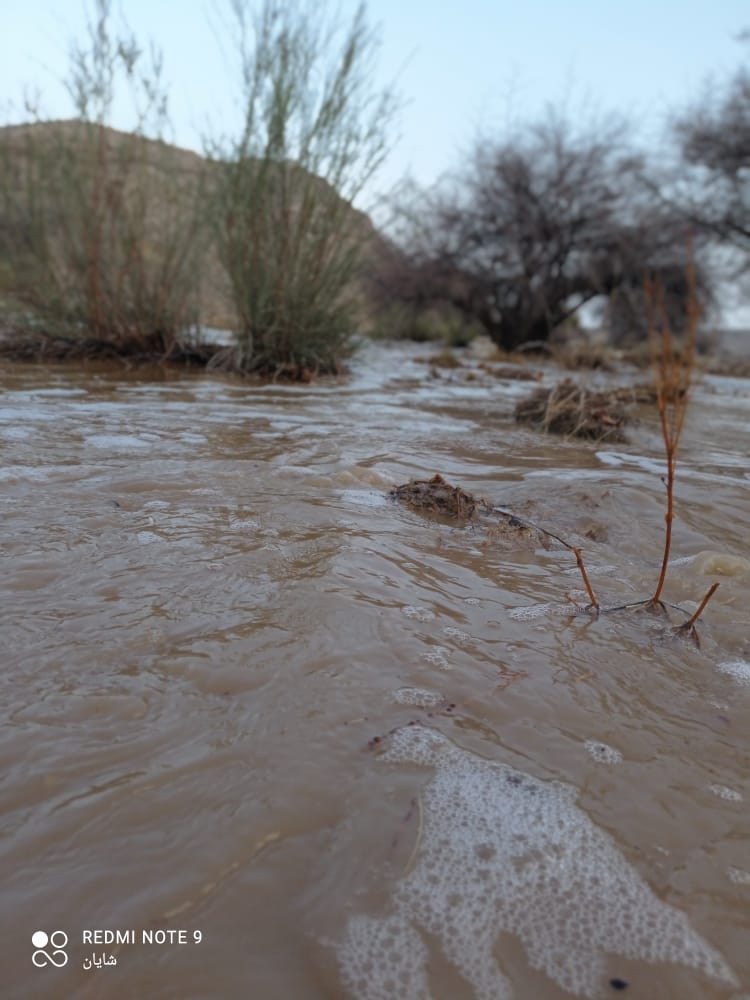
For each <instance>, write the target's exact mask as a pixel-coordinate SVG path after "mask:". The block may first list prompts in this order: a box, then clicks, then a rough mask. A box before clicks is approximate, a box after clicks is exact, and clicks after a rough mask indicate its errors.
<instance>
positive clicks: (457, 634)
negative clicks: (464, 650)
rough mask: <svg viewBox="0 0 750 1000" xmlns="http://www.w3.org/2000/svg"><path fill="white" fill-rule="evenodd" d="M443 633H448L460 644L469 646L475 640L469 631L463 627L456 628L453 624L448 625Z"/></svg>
mask: <svg viewBox="0 0 750 1000" xmlns="http://www.w3.org/2000/svg"><path fill="white" fill-rule="evenodd" d="M443 635H446V636H447V637H448V638H449V639H453V641H454V642H457V643H458V644H459V646H468V645H470V644H471V643H472V642H473V641H474V640H473V639H472V638H471V636H470V635H469V634H468V633H467V632H464V631H463V629H460V628H455V627H454V626H453V625H446V626H445V628H444V629H443Z"/></svg>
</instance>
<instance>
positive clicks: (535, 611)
mask: <svg viewBox="0 0 750 1000" xmlns="http://www.w3.org/2000/svg"><path fill="white" fill-rule="evenodd" d="M575 613H576V608H575V606H574V605H572V604H530V605H529V606H528V607H525V608H513V610H512V611H511V612H510V617H511V618H513V619H515V620H516V621H519V622H528V621H533V620H534V619H535V618H548V617H550V616H553V615H557V616H560V617H565V618H568V617H570V616H572V615H574V614H575Z"/></svg>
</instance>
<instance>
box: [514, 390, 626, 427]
mask: <svg viewBox="0 0 750 1000" xmlns="http://www.w3.org/2000/svg"><path fill="white" fill-rule="evenodd" d="M514 416H515V418H516V420H517V421H518V422H519V423H527V424H531V425H532V426H533V427H536V428H538V429H539V430H542V431H546V432H547V433H550V434H566V435H573V436H575V437H583V438H590V439H592V440H594V441H603V440H608V441H624V440H625V435H624V434H623V431H622V428H623V426H624V424H625V422H626V419H627V406H626V402H625V397H623V395H622V394H621V393H618V392H592V391H591V390H590V389H586V388H585V387H584V386H581V385H577V384H576V383H575V382H574V381H573V380H572V379H569V378H566V379H563V381H562V382H558V384H557V385H555V386H553V387H552V388H551V389H547V388H544V386H540V387H539V388H538V389H535V390H534V392H532V393H531V395H530V396H527V397H526V398H525V399H522V400H521V401H520V402H519V403H518V404H517V406H516V408H515V411H514Z"/></svg>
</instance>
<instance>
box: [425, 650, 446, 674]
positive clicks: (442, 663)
mask: <svg viewBox="0 0 750 1000" xmlns="http://www.w3.org/2000/svg"><path fill="white" fill-rule="evenodd" d="M449 653H450V650H449V649H448V648H447V646H433V647H432V649H429V650H428V651H427V652H426V653H423V654H422V659H423V660H427V662H428V663H432V665H433V666H435V667H440V669H441V670H450V668H451V665H450V663H449V662H448V654H449Z"/></svg>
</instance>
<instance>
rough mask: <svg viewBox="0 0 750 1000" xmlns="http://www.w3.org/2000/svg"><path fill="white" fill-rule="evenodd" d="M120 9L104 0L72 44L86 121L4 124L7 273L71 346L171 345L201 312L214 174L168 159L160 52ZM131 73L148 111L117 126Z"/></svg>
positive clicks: (10, 284) (2, 273)
mask: <svg viewBox="0 0 750 1000" xmlns="http://www.w3.org/2000/svg"><path fill="white" fill-rule="evenodd" d="M110 14H111V0H96V4H95V20H94V21H93V22H89V25H88V35H87V38H86V40H85V42H84V43H82V44H75V45H74V46H73V48H72V49H71V54H70V69H69V75H68V79H67V81H66V83H67V89H68V92H69V94H70V96H71V98H72V100H73V104H74V107H75V112H76V117H75V119H74V120H72V121H66V122H54V123H45V122H42V121H41V120H39V118H38V115H37V116H36V117H37V120H36V121H35V122H34V123H32V124H29V125H23V126H15V127H11V128H6V129H3V130H2V133H0V138H1V139H2V143H1V145H2V151H1V154H0V155H2V158H3V164H2V165H3V171H2V177H3V180H2V184H0V187H1V188H2V191H1V193H0V195H1V197H2V203H1V205H0V212H1V218H0V260H1V261H2V266H1V267H0V281H2V286H3V288H4V289H5V290H6V291H7V292H8V293H10V294H11V295H12V296H13V298H15V299H16V300H17V301H18V302H20V303H22V304H23V305H25V306H26V307H28V308H29V309H30V310H31V312H32V313H33V314H35V315H36V316H37V317H38V318H39V319H40V320H41V321H42V323H43V325H44V327H45V329H46V330H47V331H48V332H51V333H55V334H57V335H59V336H62V337H63V338H67V340H68V342H69V343H70V348H71V350H76V349H81V348H83V349H85V350H88V351H94V350H108V351H111V352H115V353H121V354H149V355H153V354H158V355H167V354H169V353H170V352H172V351H173V350H174V349H175V347H176V345H177V341H178V339H179V337H180V336H181V335H184V334H185V333H186V331H188V330H189V329H190V328H191V326H193V324H194V323H195V321H196V319H197V299H196V287H197V281H196V275H197V269H198V263H199V255H200V252H201V249H202V224H201V220H200V214H199V208H198V205H199V194H200V190H201V187H202V184H203V176H202V171H200V170H190V169H186V170H184V171H181V172H180V173H179V174H168V173H166V172H165V170H164V169H163V164H162V157H161V152H162V149H163V145H162V144H161V143H160V142H157V141H153V140H151V139H148V138H147V137H146V133H147V132H148V131H150V132H151V133H152V134H155V135H157V136H159V135H161V134H162V132H163V131H164V129H165V127H166V124H167V107H166V97H165V94H164V90H163V88H162V85H161V60H160V57H159V56H158V54H157V53H155V52H152V58H151V62H150V63H148V64H144V60H143V56H142V53H141V50H140V48H139V46H138V44H137V42H136V40H135V39H134V38H133V37H130V36H123V37H116V36H115V35H113V31H112V27H111V24H110ZM123 84H124V85H125V86H126V87H127V88H128V89H129V91H130V94H131V97H132V99H133V102H134V106H135V107H136V109H137V112H136V114H137V120H136V125H135V130H134V131H133V132H132V133H127V134H126V133H122V132H116V131H114V130H113V129H111V128H110V127H108V126H109V123H110V121H111V112H112V106H113V102H114V100H115V96H116V92H117V91H118V88H119V87H121V86H122V85H123Z"/></svg>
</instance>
